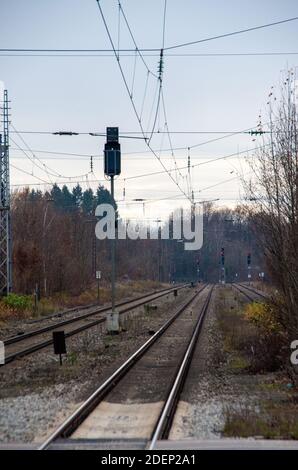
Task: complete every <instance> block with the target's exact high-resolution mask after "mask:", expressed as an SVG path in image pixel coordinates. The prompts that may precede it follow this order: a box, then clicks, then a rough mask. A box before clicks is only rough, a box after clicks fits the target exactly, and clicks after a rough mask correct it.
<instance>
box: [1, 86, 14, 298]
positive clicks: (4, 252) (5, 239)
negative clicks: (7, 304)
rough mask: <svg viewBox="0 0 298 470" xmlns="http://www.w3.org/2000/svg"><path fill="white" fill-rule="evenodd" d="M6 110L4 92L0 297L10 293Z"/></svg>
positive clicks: (10, 260)
mask: <svg viewBox="0 0 298 470" xmlns="http://www.w3.org/2000/svg"><path fill="white" fill-rule="evenodd" d="M8 110H9V107H8V94H7V90H4V99H3V136H2V135H1V134H0V296H3V295H7V294H9V292H11V291H12V238H11V215H10V179H9V113H8Z"/></svg>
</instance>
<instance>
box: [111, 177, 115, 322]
mask: <svg viewBox="0 0 298 470" xmlns="http://www.w3.org/2000/svg"><path fill="white" fill-rule="evenodd" d="M111 196H112V201H113V200H114V176H111ZM111 242H112V247H111V250H112V253H111V254H112V314H113V313H115V254H116V218H115V238H112V240H111Z"/></svg>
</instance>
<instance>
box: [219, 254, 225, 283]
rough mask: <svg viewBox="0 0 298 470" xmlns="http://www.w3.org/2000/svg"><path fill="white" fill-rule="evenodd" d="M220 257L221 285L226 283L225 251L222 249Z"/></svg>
mask: <svg viewBox="0 0 298 470" xmlns="http://www.w3.org/2000/svg"><path fill="white" fill-rule="evenodd" d="M220 257H221V283H222V284H225V283H226V269H225V249H224V247H222V249H221V252H220Z"/></svg>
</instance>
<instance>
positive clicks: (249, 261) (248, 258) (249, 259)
mask: <svg viewBox="0 0 298 470" xmlns="http://www.w3.org/2000/svg"><path fill="white" fill-rule="evenodd" d="M250 264H251V254H250V253H248V255H247V266H250Z"/></svg>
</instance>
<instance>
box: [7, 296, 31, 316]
mask: <svg viewBox="0 0 298 470" xmlns="http://www.w3.org/2000/svg"><path fill="white" fill-rule="evenodd" d="M2 302H3V304H4V305H5V306H6V307H9V308H11V309H12V310H16V311H18V312H21V311H22V312H23V311H25V310H29V309H31V308H32V305H33V302H32V297H31V296H29V295H18V294H8V295H7V296H6V297H4V298H3V300H2Z"/></svg>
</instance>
